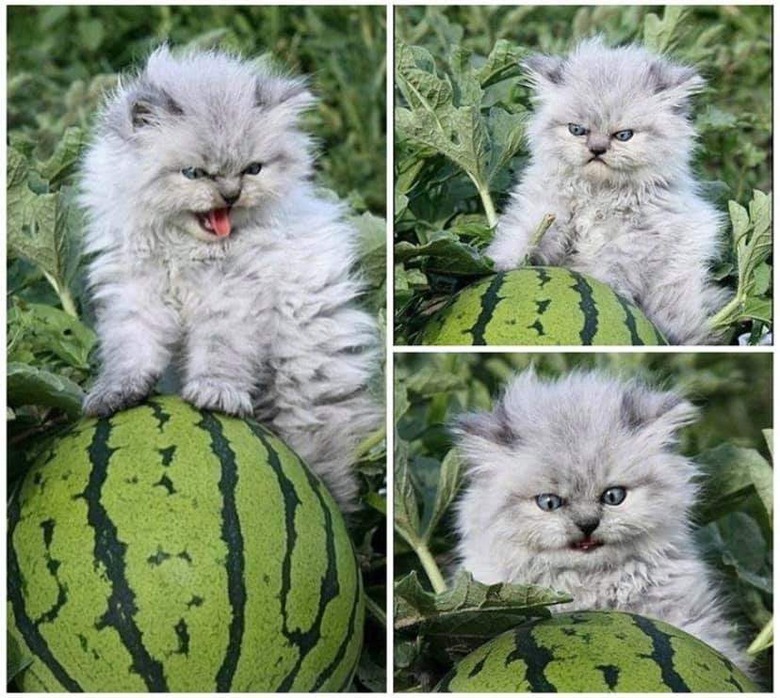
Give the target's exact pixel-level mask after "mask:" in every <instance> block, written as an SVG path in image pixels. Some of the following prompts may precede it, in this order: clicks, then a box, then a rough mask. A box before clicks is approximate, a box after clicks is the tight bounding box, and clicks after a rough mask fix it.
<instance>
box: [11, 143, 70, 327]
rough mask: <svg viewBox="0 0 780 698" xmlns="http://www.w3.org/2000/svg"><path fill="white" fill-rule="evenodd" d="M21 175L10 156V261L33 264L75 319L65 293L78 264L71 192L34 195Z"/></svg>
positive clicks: (17, 160) (62, 191)
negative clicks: (20, 260) (24, 260)
mask: <svg viewBox="0 0 780 698" xmlns="http://www.w3.org/2000/svg"><path fill="white" fill-rule="evenodd" d="M12 153H13V151H12ZM62 157H65V156H64V155H63V156H62ZM50 162H52V163H54V162H55V161H54V160H52V161H50ZM60 166H63V163H62V161H61V160H57V161H56V163H55V164H52V169H53V170H57V168H58V167H60ZM27 172H28V174H29V168H28V170H27ZM58 172H59V170H58ZM22 173H23V169H22V168H21V167H20V161H19V156H18V155H11V156H10V157H9V161H8V181H9V187H8V189H7V193H6V197H7V199H6V202H7V226H8V250H9V257H11V258H13V257H22V258H24V259H27V260H28V261H30V262H31V263H32V264H35V265H36V266H37V267H38V268H39V269H40V270H41V271H42V272H43V273H44V275H45V276H46V278H47V280H48V281H49V282H50V283H51V285H52V286H53V287H54V289H55V291H56V292H57V293H58V295H59V296H60V300H61V301H62V305H63V308H64V309H65V310H66V311H68V312H69V313H70V314H71V315H74V316H75V314H76V310H75V307H74V306H73V301H72V299H71V296H70V291H69V290H68V286H69V283H70V281H71V279H72V277H73V274H74V272H75V269H76V267H77V262H78V255H77V254H76V251H75V246H74V245H71V238H72V235H73V234H74V229H75V227H76V222H77V221H78V219H79V213H78V210H77V209H76V207H75V206H74V205H73V203H72V201H73V191H72V190H71V189H68V188H67V187H63V188H61V189H60V191H57V192H50V193H45V192H44V193H39V192H37V191H33V189H32V188H31V186H30V181H31V179H30V178H28V177H25V178H24V179H21V181H20V178H21V177H22Z"/></svg>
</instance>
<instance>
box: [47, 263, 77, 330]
mask: <svg viewBox="0 0 780 698" xmlns="http://www.w3.org/2000/svg"><path fill="white" fill-rule="evenodd" d="M43 275H44V276H45V277H46V280H47V281H48V282H49V283H50V284H51V286H52V288H53V289H54V290H55V292H56V293H57V295H58V296H59V299H60V303H61V304H62V309H63V310H64V311H65V312H66V313H67V314H68V315H70V316H71V317H74V318H76V319H77V320H78V319H79V314H78V311H77V310H76V302H75V301H74V300H73V296H72V295H71V294H70V291H69V290H68V288H67V286H60V284H59V283H58V282H57V279H55V278H54V277H53V276H52V275H51V274H47V273H46V272H43Z"/></svg>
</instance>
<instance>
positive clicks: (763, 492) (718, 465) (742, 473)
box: [697, 444, 772, 522]
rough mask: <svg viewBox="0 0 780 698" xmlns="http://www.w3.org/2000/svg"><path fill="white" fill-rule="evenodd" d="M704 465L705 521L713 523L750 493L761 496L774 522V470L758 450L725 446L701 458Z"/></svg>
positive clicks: (707, 452)
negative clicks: (751, 491)
mask: <svg viewBox="0 0 780 698" xmlns="http://www.w3.org/2000/svg"><path fill="white" fill-rule="evenodd" d="M697 461H698V462H699V463H700V464H701V465H702V466H703V470H704V477H703V478H702V481H703V485H704V497H703V506H702V510H701V512H700V514H701V517H702V521H705V522H706V521H713V520H714V519H716V518H718V517H719V516H721V515H722V514H725V513H727V512H729V511H731V510H733V509H734V508H735V507H736V506H738V505H739V504H740V503H741V502H742V500H743V499H744V497H745V496H746V494H748V490H750V489H753V490H755V492H756V493H757V494H758V496H759V497H760V499H761V501H762V503H763V505H764V507H765V509H766V512H767V516H768V517H769V521H771V520H772V467H771V466H770V465H769V463H767V461H766V460H765V459H764V457H763V456H762V455H761V454H760V453H759V452H758V451H756V450H755V449H752V448H741V447H738V446H733V445H732V444H722V445H721V446H717V447H716V448H713V449H710V450H708V451H705V452H703V453H702V454H700V455H699V457H698V458H697Z"/></svg>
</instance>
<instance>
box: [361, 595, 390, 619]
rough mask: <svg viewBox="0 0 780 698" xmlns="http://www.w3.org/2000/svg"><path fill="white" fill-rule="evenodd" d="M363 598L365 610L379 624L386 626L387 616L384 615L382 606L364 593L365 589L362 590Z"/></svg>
mask: <svg viewBox="0 0 780 698" xmlns="http://www.w3.org/2000/svg"><path fill="white" fill-rule="evenodd" d="M363 598H364V599H365V602H366V610H367V611H368V612H369V613H370V614H371V615H372V616H374V618H376V619H377V620H378V621H379V622H380V623H381V624H382V627H385V628H386V627H387V616H386V615H385V612H384V610H383V609H382V607H381V606H380V605H379V604H378V603H377V602H376V601H374V599H372V598H371V597H370V596H369V595H368V594H366V592H365V591H363Z"/></svg>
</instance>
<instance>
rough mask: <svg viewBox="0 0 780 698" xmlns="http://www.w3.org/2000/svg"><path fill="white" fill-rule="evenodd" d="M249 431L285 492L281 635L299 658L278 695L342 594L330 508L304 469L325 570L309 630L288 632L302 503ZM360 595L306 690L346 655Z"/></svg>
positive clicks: (258, 433)
mask: <svg viewBox="0 0 780 698" xmlns="http://www.w3.org/2000/svg"><path fill="white" fill-rule="evenodd" d="M252 430H253V431H254V433H255V435H256V436H257V438H258V439H260V440H261V441H262V442H263V444H264V445H265V446H266V448H267V449H268V452H269V454H270V458H269V465H270V466H271V468H272V469H273V471H274V473H275V475H276V478H277V480H278V482H279V487H280V489H281V491H282V492H283V493H284V502H285V522H286V523H285V525H286V529H287V539H286V540H287V552H286V554H285V558H284V562H283V572H282V589H281V602H282V615H283V619H284V623H283V628H282V632H283V633H284V635H285V637H286V638H287V639H288V640H289V641H290V643H291V644H292V645H295V646H296V647H297V648H298V651H299V656H298V660H297V662H296V663H295V665H294V666H293V667H292V669H291V670H290V672H289V673H288V674H287V676H286V677H285V678H284V680H283V681H282V682H281V683H280V684H279V686H278V687H277V689H276V692H277V693H282V692H288V691H290V690H291V688H292V686H293V683H294V681H295V679H296V678H297V676H298V673H299V672H300V669H301V666H302V665H303V662H304V660H305V659H306V657H307V655H308V654H309V652H310V651H311V650H312V649H313V648H314V647H315V646H316V645H317V643H318V642H319V640H320V637H321V632H322V627H321V626H322V619H323V617H324V615H325V611H326V609H327V606H328V604H329V603H330V602H331V601H332V600H333V599H336V598H337V597H338V596H339V594H340V593H341V587H340V585H339V580H338V573H337V565H336V550H335V546H334V543H333V540H334V538H333V517H332V515H331V512H330V509H329V507H328V506H327V504H326V503H325V500H324V498H323V494H322V483H320V482H319V481H318V480H316V479H315V478H314V476H313V475H312V474H311V472H309V471H308V470H307V471H306V478H307V480H308V481H309V484H310V485H311V488H312V491H313V492H314V493H315V495H316V497H317V501H318V503H319V506H320V508H321V510H322V514H323V517H324V521H325V530H326V555H327V567H326V569H325V573H324V575H323V577H322V580H321V582H320V594H319V599H320V602H319V606H318V609H317V614H316V616H315V618H314V620H313V622H312V624H311V626H310V628H309V629H308V630H306V631H303V632H302V631H300V630H291V629H290V628H289V623H288V615H287V598H288V595H289V593H290V586H291V565H292V554H293V551H294V549H295V541H296V539H297V536H298V534H297V531H296V529H295V510H296V508H297V507H298V506H299V505H300V503H301V502H300V500H299V499H298V497H297V495H296V493H295V488H294V486H293V484H292V483H291V482H290V481H289V480H288V479H287V477H286V476H285V474H284V470H283V468H282V466H281V463H280V462H279V459H278V457H277V455H276V452H275V451H274V450H273V448H272V446H271V444H270V443H269V442H268V440H267V438H266V435H265V434H264V433H263V432H262V431H261V430H260V429H258V428H256V427H254V426H252ZM359 594H360V587H359V585H357V586H356V587H355V595H356V597H355V603H354V604H353V605H352V612H351V615H350V620H349V631H348V632H347V633H346V634H345V636H344V638H343V640H342V642H341V645H340V646H339V649H338V650H337V651H336V654H335V655H334V658H333V661H332V662H331V663H330V664H329V665H328V666H327V667H325V668H324V669H323V671H321V672H320V674H319V676H318V677H317V678H316V679H315V681H314V683H313V685H312V686H311V688H310V689H309V690H312V691H316V690H319V689H320V688H321V687H322V686H323V685H324V684H325V682H326V681H327V679H328V678H329V677H330V676H331V675H332V673H333V671H334V670H335V669H336V668H337V667H338V666H339V664H341V662H342V661H343V659H344V655H345V654H346V651H347V648H348V647H349V644H350V642H351V641H352V637H353V633H354V631H355V619H356V616H357V609H358V607H359V604H358V603H357V601H358V599H357V596H358V595H359ZM350 680H351V676H350V677H348V679H347V681H346V683H347V684H348V683H349V681H350Z"/></svg>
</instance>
